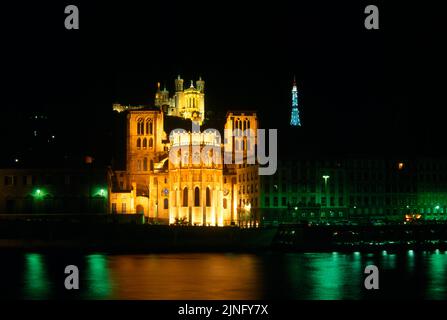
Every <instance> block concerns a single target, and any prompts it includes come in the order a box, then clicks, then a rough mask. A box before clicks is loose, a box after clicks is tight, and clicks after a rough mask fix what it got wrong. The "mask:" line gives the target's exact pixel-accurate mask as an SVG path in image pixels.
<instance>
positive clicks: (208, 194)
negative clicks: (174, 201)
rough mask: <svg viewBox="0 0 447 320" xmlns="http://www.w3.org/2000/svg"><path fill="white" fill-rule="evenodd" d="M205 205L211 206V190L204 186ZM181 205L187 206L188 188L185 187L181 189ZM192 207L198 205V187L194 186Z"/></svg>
mask: <svg viewBox="0 0 447 320" xmlns="http://www.w3.org/2000/svg"><path fill="white" fill-rule="evenodd" d="M205 197H206V199H205V205H206V206H207V207H211V190H210V188H209V187H207V188H206V195H205ZM182 206H183V207H187V206H188V188H187V187H185V188H184V189H183V201H182ZM194 207H200V188H199V187H195V188H194Z"/></svg>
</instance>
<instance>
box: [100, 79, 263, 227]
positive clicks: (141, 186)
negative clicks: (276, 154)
mask: <svg viewBox="0 0 447 320" xmlns="http://www.w3.org/2000/svg"><path fill="white" fill-rule="evenodd" d="M179 80H181V79H177V81H176V83H177V84H180V83H181V81H179ZM199 81H201V80H199ZM199 81H198V82H199ZM203 85H204V84H200V82H199V84H198V90H199V91H202V92H203ZM178 89H181V86H180V85H179V87H178ZM194 90H195V89H194ZM194 90H191V92H190V93H184V92H183V94H182V91H180V90H179V91H178V92H177V93H176V96H175V97H174V99H178V97H179V96H178V95H177V94H179V93H180V96H183V97H181V98H180V99H179V100H184V101H187V100H188V99H189V98H193V96H194V94H196V93H194V92H192V91H194ZM185 91H186V90H185ZM160 92H162V94H161V95H157V96H156V102H157V104H158V105H157V107H163V106H166V104H165V102H166V101H167V100H166V99H167V98H168V93H167V92H166V90H164V93H163V91H160ZM196 98H197V99H199V98H200V96H197V97H196ZM202 98H203V96H202ZM194 99H195V98H194ZM174 105H176V104H174ZM192 105H193V106H195V105H196V104H195V102H192ZM178 106H179V108H173V109H172V110H167V113H165V112H164V110H163V108H157V109H154V110H149V109H144V110H132V109H127V110H126V112H127V113H128V114H127V167H126V170H125V171H113V170H111V171H110V172H109V191H108V192H109V195H110V196H109V208H110V212H111V213H116V214H127V213H130V214H131V213H141V214H144V216H145V217H146V219H147V220H148V221H157V222H158V223H164V224H168V223H169V224H190V225H202V226H225V225H234V224H244V223H246V224H247V225H248V224H253V221H255V220H256V218H255V217H256V214H257V208H258V206H259V194H260V192H259V180H258V170H257V169H258V166H257V164H255V163H253V164H247V155H248V150H250V148H252V149H254V148H255V143H256V141H254V142H252V143H251V144H250V143H249V142H247V138H244V137H243V136H242V135H241V136H238V137H234V138H232V139H229V140H228V141H223V140H224V137H223V135H224V133H219V132H217V131H216V130H214V129H207V130H205V131H200V130H199V129H198V128H197V130H196V129H194V128H193V130H192V131H191V129H190V130H189V131H187V130H185V129H175V130H172V131H171V132H170V133H169V134H167V133H166V132H165V130H164V120H165V116H167V115H169V113H171V115H172V114H173V113H176V112H180V113H181V112H187V113H188V115H189V114H190V112H192V111H191V110H190V109H188V108H189V107H188V104H186V105H182V104H181V103H180V104H178ZM198 106H199V107H200V106H201V104H200V103H199V104H198ZM168 107H169V108H171V107H170V105H168ZM183 115H184V114H183ZM196 119H197V118H196ZM197 122H200V121H199V120H198V121H197ZM225 128H226V129H227V130H233V129H236V128H241V129H245V128H251V129H253V130H256V129H257V117H256V113H254V112H229V113H228V114H227V120H226V124H225ZM221 135H222V136H221ZM225 150H230V153H231V154H232V153H238V154H239V156H240V157H241V158H242V159H243V163H241V164H224V161H223V159H224V151H225ZM234 158H235V159H236V158H237V157H234Z"/></svg>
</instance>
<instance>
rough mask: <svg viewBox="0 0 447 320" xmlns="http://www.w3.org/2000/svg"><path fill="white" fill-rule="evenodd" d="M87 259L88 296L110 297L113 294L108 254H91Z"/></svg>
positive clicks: (92, 297)
mask: <svg viewBox="0 0 447 320" xmlns="http://www.w3.org/2000/svg"><path fill="white" fill-rule="evenodd" d="M86 260H87V272H86V282H87V283H86V287H87V290H88V291H87V294H86V295H87V298H89V299H107V298H110V297H111V295H112V283H111V280H110V274H109V267H108V263H107V256H105V255H103V254H91V255H88V256H87V257H86Z"/></svg>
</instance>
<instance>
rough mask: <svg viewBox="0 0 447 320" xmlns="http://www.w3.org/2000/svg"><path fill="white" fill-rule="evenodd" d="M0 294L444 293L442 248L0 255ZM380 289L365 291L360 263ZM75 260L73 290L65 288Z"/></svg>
mask: <svg viewBox="0 0 447 320" xmlns="http://www.w3.org/2000/svg"><path fill="white" fill-rule="evenodd" d="M0 257H1V260H0V261H1V262H0V281H1V284H0V288H1V291H0V298H1V299H150V300H152V299H156V300H165V299H174V300H177V299H188V300H189V299H193V300H195V299H218V300H228V299H231V300H239V299H243V300H245V299H305V300H315V299H324V300H338V299H408V298H409V299H442V300H445V299H447V252H440V251H439V250H437V251H431V252H428V251H420V252H419V251H411V250H410V251H405V252H399V253H390V252H385V251H384V252H379V253H369V254H367V253H359V252H354V253H341V252H331V253H279V252H270V253H166V254H160V253H157V254H124V255H122V254H102V253H94V254H81V253H79V254H73V253H70V254H61V253H58V254H56V253H47V254H43V253H32V252H30V253H0ZM371 264H374V265H376V266H377V267H378V268H379V272H380V275H379V289H378V290H372V291H371V290H366V289H364V285H363V283H364V279H365V277H366V276H367V275H365V274H364V268H365V267H366V266H367V265H371ZM67 265H76V266H77V267H78V269H79V272H80V288H79V290H66V289H65V287H64V279H65V277H66V275H65V274H64V269H65V266H67Z"/></svg>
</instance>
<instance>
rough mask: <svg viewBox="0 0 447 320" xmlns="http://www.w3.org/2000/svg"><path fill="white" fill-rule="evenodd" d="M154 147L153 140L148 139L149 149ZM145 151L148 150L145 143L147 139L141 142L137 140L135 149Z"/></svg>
mask: <svg viewBox="0 0 447 320" xmlns="http://www.w3.org/2000/svg"><path fill="white" fill-rule="evenodd" d="M153 147H154V140H153V139H152V138H150V139H149V148H153ZM141 148H143V149H147V148H148V143H147V139H146V138H143V140H141V138H138V139H137V149H141Z"/></svg>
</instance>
